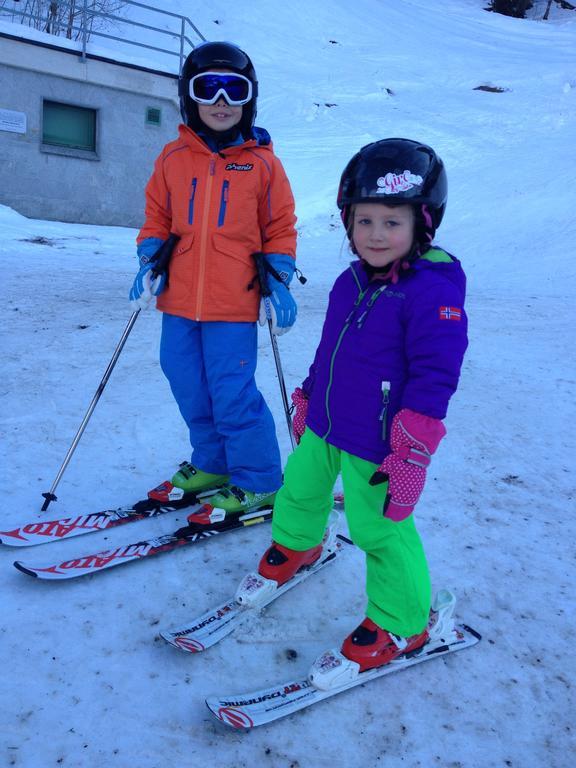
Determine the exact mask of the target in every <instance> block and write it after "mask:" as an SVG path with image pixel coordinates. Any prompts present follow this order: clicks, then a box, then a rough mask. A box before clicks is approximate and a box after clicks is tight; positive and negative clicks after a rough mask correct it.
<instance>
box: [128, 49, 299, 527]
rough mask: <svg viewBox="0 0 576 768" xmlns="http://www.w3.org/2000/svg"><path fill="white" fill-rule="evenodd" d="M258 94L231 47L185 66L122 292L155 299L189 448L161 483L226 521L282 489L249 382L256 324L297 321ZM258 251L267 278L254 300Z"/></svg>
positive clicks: (194, 56) (280, 197)
mask: <svg viewBox="0 0 576 768" xmlns="http://www.w3.org/2000/svg"><path fill="white" fill-rule="evenodd" d="M257 87H258V85H257V81H256V74H255V71H254V67H253V65H252V62H251V61H250V59H249V57H248V56H247V55H246V54H245V53H244V52H243V51H241V50H240V49H239V48H237V47H236V46H235V45H232V44H230V43H205V44H203V45H201V46H199V47H198V48H196V49H194V51H193V52H192V53H191V54H190V55H189V56H188V58H187V60H186V62H185V64H184V67H183V69H182V74H181V76H180V82H179V89H180V104H181V111H182V116H183V119H184V121H185V123H186V124H185V125H180V126H179V138H178V139H177V140H176V141H173V142H170V143H169V144H167V145H166V147H164V149H163V150H162V152H161V153H160V156H159V157H158V159H157V160H156V163H155V165H154V171H153V174H152V176H151V178H150V181H149V182H148V185H147V187H146V220H145V223H144V226H143V227H142V229H141V230H140V233H139V235H138V238H137V243H138V256H139V259H140V271H139V272H138V275H137V276H136V279H135V281H134V285H133V287H132V290H131V292H130V297H131V300H132V302H133V304H134V306H136V307H143V306H146V305H147V304H148V303H149V301H150V300H151V299H152V297H154V296H157V308H158V309H159V310H160V311H162V312H163V313H164V315H163V322H162V338H161V345H160V362H161V366H162V370H163V371H164V373H165V375H166V377H167V378H168V381H169V382H170V386H171V389H172V392H173V394H174V397H175V399H176V402H177V404H178V406H179V408H180V412H181V414H182V416H183V418H184V420H185V422H186V424H187V426H188V429H189V433H190V442H191V444H192V447H193V454H192V457H191V459H190V461H189V462H184V463H183V464H182V465H181V467H180V470H179V471H178V472H177V473H176V474H175V475H174V477H173V478H172V481H171V484H172V485H174V486H176V487H178V488H181V489H183V490H184V491H187V492H188V491H193V492H197V491H204V490H207V489H212V488H219V489H220V490H219V492H218V493H217V494H216V495H215V496H214V497H212V499H211V503H212V504H213V505H214V506H217V507H220V508H222V509H224V510H225V511H226V513H227V514H233V513H238V512H243V511H245V510H246V509H249V508H250V509H251V508H254V507H258V506H263V505H265V504H270V503H272V501H273V499H274V494H275V491H276V490H277V489H278V488H279V487H280V485H281V464H280V452H279V448H278V442H277V439H276V433H275V427H274V422H273V419H272V415H271V413H270V411H269V409H268V407H267V405H266V403H265V401H264V399H263V397H262V395H261V394H260V392H259V391H258V389H257V387H256V383H255V379H254V374H255V369H256V357H257V326H256V320H260V323H261V324H264V323H266V322H267V318H270V319H271V321H272V330H273V332H274V333H276V334H281V333H284V332H286V331H287V330H289V328H290V327H291V326H292V325H293V323H294V321H295V319H296V304H295V302H294V300H293V298H292V296H291V294H290V292H289V289H288V284H289V282H290V280H291V278H292V275H293V273H294V269H295V248H296V231H295V226H294V225H295V222H296V217H295V215H294V199H293V196H292V192H291V189H290V184H289V182H288V179H287V177H286V174H285V172H284V169H283V167H282V164H281V163H280V161H279V159H278V158H277V157H276V156H275V154H274V152H273V148H272V142H271V140H270V137H269V135H268V133H267V132H266V131H264V130H263V129H261V128H255V127H254V118H255V115H256V97H257ZM170 232H173V233H175V234H177V235H179V237H180V241H179V243H178V245H177V247H176V248H175V249H174V252H173V254H172V258H171V261H170V266H169V274H170V279H169V280H168V281H166V280H165V279H164V278H163V277H158V278H154V277H153V275H152V269H153V267H154V255H155V253H156V251H157V249H158V247H159V246H160V245H161V244H162V243H163V242H164V241H165V240H166V239H167V237H168V235H169V233H170ZM256 252H263V253H264V254H265V257H266V263H267V265H268V267H269V273H270V274H269V283H270V287H271V288H272V294H271V296H270V297H267V298H266V299H264V298H262V299H261V297H260V293H259V290H258V284H257V280H255V265H254V260H253V258H252V254H253V253H256Z"/></svg>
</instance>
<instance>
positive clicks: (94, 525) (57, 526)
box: [0, 481, 219, 547]
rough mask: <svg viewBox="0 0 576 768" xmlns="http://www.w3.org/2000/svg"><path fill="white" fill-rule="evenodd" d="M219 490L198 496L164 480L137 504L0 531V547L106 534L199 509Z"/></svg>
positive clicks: (26, 545) (26, 524) (31, 523)
mask: <svg viewBox="0 0 576 768" xmlns="http://www.w3.org/2000/svg"><path fill="white" fill-rule="evenodd" d="M217 490H219V489H217V488H212V489H210V490H207V491H201V492H199V493H184V491H183V490H181V489H180V488H175V487H174V486H173V485H172V483H170V482H169V481H166V482H164V483H161V484H160V485H159V486H157V487H156V488H154V489H152V490H151V491H149V492H148V498H146V499H142V500H140V501H137V502H136V503H135V504H131V505H129V506H126V507H118V509H105V510H102V511H101V512H92V513H89V514H86V515H76V516H75V517H64V518H60V519H59V520H42V519H40V518H39V519H38V520H34V521H32V522H28V523H24V524H23V525H20V526H18V527H17V528H13V529H12V530H9V531H0V544H5V545H6V546H8V547H30V546H34V545H36V544H46V543H47V542H50V541H62V540H63V539H71V538H72V537H74V536H83V535H85V534H87V533H94V532H95V531H106V530H109V529H110V528H117V527H118V526H120V525H125V524H126V523H133V522H136V520H145V519H147V518H150V517H159V516H160V515H165V514H166V513H167V512H175V511H177V510H180V509H188V508H191V511H194V508H196V509H197V510H200V509H201V507H202V505H203V504H204V503H205V502H206V501H207V500H208V499H209V498H210V497H211V496H212V495H213V494H214V493H216V491H217Z"/></svg>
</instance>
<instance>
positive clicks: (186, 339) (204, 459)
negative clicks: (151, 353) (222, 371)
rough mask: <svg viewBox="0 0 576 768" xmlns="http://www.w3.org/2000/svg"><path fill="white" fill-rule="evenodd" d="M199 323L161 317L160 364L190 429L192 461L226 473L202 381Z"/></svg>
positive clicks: (206, 470)
mask: <svg viewBox="0 0 576 768" xmlns="http://www.w3.org/2000/svg"><path fill="white" fill-rule="evenodd" d="M201 326H202V324H201V323H197V322H195V321H194V320H188V319H187V318H185V317H177V316H176V315H168V314H166V313H164V315H163V317H162V336H161V340H160V365H161V367H162V371H163V372H164V375H165V376H166V378H167V379H168V382H169V383H170V388H171V390H172V394H173V395H174V399H175V400H176V403H177V404H178V408H179V409H180V413H181V414H182V418H183V419H184V421H185V422H186V425H187V426H188V430H189V432H190V443H191V445H192V447H193V454H192V461H193V463H194V465H195V466H197V467H198V468H199V469H202V470H204V471H205V472H213V473H214V474H226V473H227V467H226V454H225V451H224V440H223V438H222V437H221V435H219V434H218V432H217V430H216V428H215V425H214V415H213V413H212V402H211V399H210V395H209V391H208V383H207V381H206V370H205V366H204V358H203V350H202V330H201Z"/></svg>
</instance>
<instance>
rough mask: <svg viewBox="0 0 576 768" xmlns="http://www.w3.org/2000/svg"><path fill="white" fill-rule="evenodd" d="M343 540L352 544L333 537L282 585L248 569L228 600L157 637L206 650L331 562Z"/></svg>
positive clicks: (189, 648) (191, 650)
mask: <svg viewBox="0 0 576 768" xmlns="http://www.w3.org/2000/svg"><path fill="white" fill-rule="evenodd" d="M343 542H344V543H347V544H352V542H351V541H350V540H349V539H347V538H346V537H344V536H340V535H338V536H337V537H336V538H335V539H334V538H332V540H331V541H330V542H328V541H327V542H326V543H325V544H324V549H323V551H322V554H321V555H320V557H319V558H318V560H316V562H315V563H313V564H312V565H310V566H308V567H306V568H304V569H302V570H301V571H299V572H298V573H297V574H296V575H295V576H294V577H293V578H292V579H290V581H287V582H286V583H285V584H283V585H282V586H281V587H278V586H277V585H276V582H270V580H269V579H264V578H263V577H262V576H260V574H258V573H249V574H248V575H247V576H245V577H244V579H243V580H242V582H241V583H240V586H239V587H238V590H237V591H236V594H235V596H234V597H233V598H232V599H231V600H227V601H226V602H224V603H221V604H220V605H218V606H216V607H215V608H212V609H211V610H209V611H207V612H206V613H203V614H202V615H201V616H198V617H197V618H195V619H192V620H191V621H190V622H188V623H187V624H186V625H184V626H182V627H180V628H178V629H173V630H170V631H165V632H161V633H160V637H162V638H163V639H164V640H166V642H167V643H170V645H173V646H174V647H175V648H178V649H179V650H181V651H185V652H187V653H199V652H200V651H205V650H206V649H207V648H210V647H211V646H213V645H215V644H216V643H218V642H219V641H220V640H222V639H223V638H225V637H227V635H230V634H231V633H232V632H234V630H236V629H237V628H238V627H239V626H241V625H242V624H243V623H244V622H245V621H246V620H247V619H248V618H249V617H250V616H251V615H252V614H253V613H254V611H260V610H261V609H262V608H265V607H266V606H267V605H269V604H270V603H271V602H273V601H274V600H276V598H278V597H280V596H281V595H283V594H284V593H285V592H288V591H289V590H290V589H292V588H293V587H295V586H297V585H298V584H301V583H302V582H303V581H305V580H306V579H308V578H309V577H310V576H312V575H313V574H315V573H318V571H320V570H322V568H324V567H325V566H326V565H328V564H329V563H332V562H334V560H335V559H336V558H337V557H338V556H339V555H340V553H341V552H342V549H343ZM267 587H268V588H267Z"/></svg>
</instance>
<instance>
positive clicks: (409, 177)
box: [376, 170, 424, 195]
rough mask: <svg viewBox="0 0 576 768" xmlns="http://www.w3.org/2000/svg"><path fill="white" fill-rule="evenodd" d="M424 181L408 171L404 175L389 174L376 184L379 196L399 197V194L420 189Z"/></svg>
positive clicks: (381, 177)
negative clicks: (414, 188)
mask: <svg viewBox="0 0 576 768" xmlns="http://www.w3.org/2000/svg"><path fill="white" fill-rule="evenodd" d="M423 181H424V179H423V178H422V176H417V175H416V174H414V173H411V172H410V171H408V170H406V171H404V173H387V174H386V176H380V178H379V179H378V181H377V182H376V184H377V185H378V189H377V190H376V192H377V193H378V194H379V195H397V194H398V192H406V190H407V189H412V187H418V186H420V184H422V182H423Z"/></svg>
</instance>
